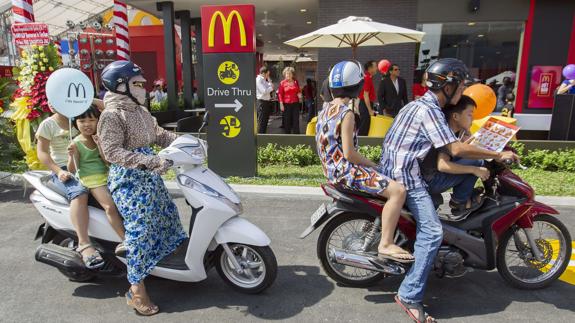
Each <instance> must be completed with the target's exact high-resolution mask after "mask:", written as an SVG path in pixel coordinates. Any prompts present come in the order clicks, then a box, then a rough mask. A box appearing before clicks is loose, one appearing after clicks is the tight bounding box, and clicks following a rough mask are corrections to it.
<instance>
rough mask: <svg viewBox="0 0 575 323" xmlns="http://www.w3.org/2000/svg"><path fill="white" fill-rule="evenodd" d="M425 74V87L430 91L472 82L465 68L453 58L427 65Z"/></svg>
mask: <svg viewBox="0 0 575 323" xmlns="http://www.w3.org/2000/svg"><path fill="white" fill-rule="evenodd" d="M426 72H427V87H429V88H430V89H431V90H441V89H443V88H444V87H445V86H446V85H447V84H454V85H455V86H458V85H459V84H461V82H464V83H471V82H473V79H472V78H471V76H470V75H469V70H468V69H467V66H465V64H464V63H463V62H462V61H460V60H458V59H455V58H442V59H439V60H437V61H435V62H433V63H432V64H431V65H429V67H428V68H427V71H426Z"/></svg>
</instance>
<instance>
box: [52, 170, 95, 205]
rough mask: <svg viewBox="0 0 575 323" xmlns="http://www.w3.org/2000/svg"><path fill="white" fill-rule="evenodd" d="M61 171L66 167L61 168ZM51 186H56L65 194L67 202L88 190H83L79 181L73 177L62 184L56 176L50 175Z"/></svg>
mask: <svg viewBox="0 0 575 323" xmlns="http://www.w3.org/2000/svg"><path fill="white" fill-rule="evenodd" d="M62 170H66V167H62ZM50 180H51V181H52V184H53V185H54V186H56V187H57V188H58V189H59V190H60V191H61V192H64V193H66V198H67V199H68V201H72V200H73V199H75V198H77V197H78V196H80V195H82V194H87V193H88V189H87V188H85V187H84V186H83V185H82V184H80V181H78V179H76V178H75V177H72V178H70V179H68V180H67V181H66V182H65V183H62V181H60V179H58V174H55V173H52V178H51V179H50Z"/></svg>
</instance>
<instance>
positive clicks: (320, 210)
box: [311, 204, 327, 225]
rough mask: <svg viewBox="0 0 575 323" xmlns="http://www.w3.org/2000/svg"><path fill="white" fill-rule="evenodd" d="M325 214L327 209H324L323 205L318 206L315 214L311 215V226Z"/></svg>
mask: <svg viewBox="0 0 575 323" xmlns="http://www.w3.org/2000/svg"><path fill="white" fill-rule="evenodd" d="M326 214H327V209H326V208H325V204H322V205H320V207H319V208H317V210H315V212H313V214H312V215H311V225H314V224H316V223H317V222H318V221H319V220H321V218H323V216H324V215H326Z"/></svg>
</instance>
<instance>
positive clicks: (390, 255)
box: [377, 252, 415, 264]
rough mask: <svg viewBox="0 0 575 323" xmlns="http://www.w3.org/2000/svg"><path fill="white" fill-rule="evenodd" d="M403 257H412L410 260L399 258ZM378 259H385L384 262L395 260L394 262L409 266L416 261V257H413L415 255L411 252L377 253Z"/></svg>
mask: <svg viewBox="0 0 575 323" xmlns="http://www.w3.org/2000/svg"><path fill="white" fill-rule="evenodd" d="M401 255H410V256H411V258H410V259H408V258H401V257H398V256H401ZM377 257H378V258H380V259H383V260H393V261H396V262H400V263H403V264H408V263H412V262H414V261H415V257H413V255H412V254H410V253H409V252H392V253H381V252H378V253H377Z"/></svg>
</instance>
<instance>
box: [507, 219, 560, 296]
mask: <svg viewBox="0 0 575 323" xmlns="http://www.w3.org/2000/svg"><path fill="white" fill-rule="evenodd" d="M531 232H532V235H533V239H534V243H535V245H536V247H537V248H538V249H539V253H540V255H541V257H540V258H539V259H537V258H536V257H535V255H534V252H533V251H532V250H531V246H530V244H529V242H528V239H527V236H526V234H525V232H524V231H523V229H521V228H516V227H515V228H511V229H509V230H508V231H507V232H505V233H504V234H503V236H502V238H501V240H500V241H499V245H498V247H497V270H498V271H499V274H500V275H501V277H503V279H505V281H507V282H508V283H509V284H511V285H512V286H514V287H517V288H521V289H539V288H544V287H547V286H548V285H549V284H551V283H552V282H554V281H555V280H557V278H559V276H561V274H563V272H564V271H565V269H566V268H567V266H568V265H569V260H570V259H571V236H570V234H569V231H568V230H567V227H565V225H564V224H563V223H562V222H561V221H559V219H558V218H556V217H554V216H550V215H546V214H543V215H538V216H536V217H535V218H534V219H533V229H532V230H531Z"/></svg>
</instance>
